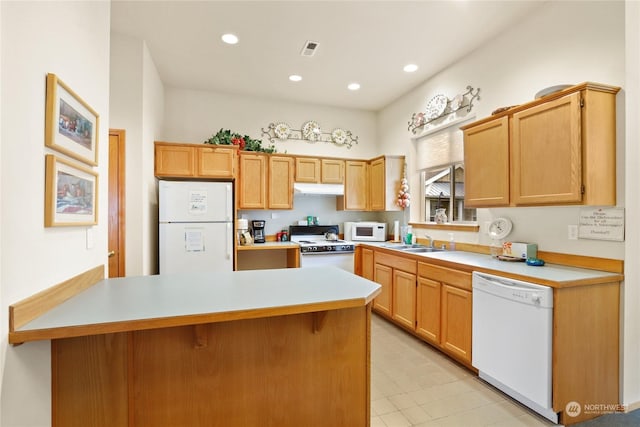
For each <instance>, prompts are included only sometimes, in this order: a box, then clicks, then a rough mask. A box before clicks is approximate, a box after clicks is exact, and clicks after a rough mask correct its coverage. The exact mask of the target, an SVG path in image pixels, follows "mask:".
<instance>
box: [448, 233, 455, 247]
mask: <svg viewBox="0 0 640 427" xmlns="http://www.w3.org/2000/svg"><path fill="white" fill-rule="evenodd" d="M449 250H450V251H455V250H456V241H455V240H454V238H453V233H449Z"/></svg>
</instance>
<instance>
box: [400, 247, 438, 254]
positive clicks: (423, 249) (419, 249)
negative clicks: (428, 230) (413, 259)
mask: <svg viewBox="0 0 640 427" xmlns="http://www.w3.org/2000/svg"><path fill="white" fill-rule="evenodd" d="M402 251H403V252H413V253H420V252H442V251H444V249H438V248H430V247H428V246H422V247H414V246H411V247H408V248H406V249H402Z"/></svg>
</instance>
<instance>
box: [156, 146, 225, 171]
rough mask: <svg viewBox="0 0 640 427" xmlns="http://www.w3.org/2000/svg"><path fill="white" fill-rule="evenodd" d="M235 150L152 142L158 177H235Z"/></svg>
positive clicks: (222, 147) (221, 147) (220, 147)
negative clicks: (153, 143)
mask: <svg viewBox="0 0 640 427" xmlns="http://www.w3.org/2000/svg"><path fill="white" fill-rule="evenodd" d="M237 156H238V148H237V147H232V146H220V145H206V144H179V143H172V142H160V141H157V142H156V143H155V162H154V169H155V170H154V174H155V176H156V177H158V178H228V179H233V178H235V174H236V164H237Z"/></svg>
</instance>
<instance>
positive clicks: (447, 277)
mask: <svg viewBox="0 0 640 427" xmlns="http://www.w3.org/2000/svg"><path fill="white" fill-rule="evenodd" d="M418 276H420V277H424V278H427V279H431V280H436V281H438V282H442V283H446V284H448V285H452V286H455V287H458V288H461V289H467V290H469V291H470V290H471V273H467V272H466V271H459V270H454V269H452V268H447V267H440V266H437V265H431V264H425V263H424V262H419V263H418Z"/></svg>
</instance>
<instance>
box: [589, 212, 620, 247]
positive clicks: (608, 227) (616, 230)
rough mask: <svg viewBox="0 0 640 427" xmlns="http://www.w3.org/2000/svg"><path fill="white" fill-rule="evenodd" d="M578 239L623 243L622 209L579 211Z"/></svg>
mask: <svg viewBox="0 0 640 427" xmlns="http://www.w3.org/2000/svg"><path fill="white" fill-rule="evenodd" d="M578 238H580V239H594V240H616V241H620V242H622V241H624V209H623V208H609V209H605V208H595V209H594V208H590V209H581V210H580V219H579V222H578Z"/></svg>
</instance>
